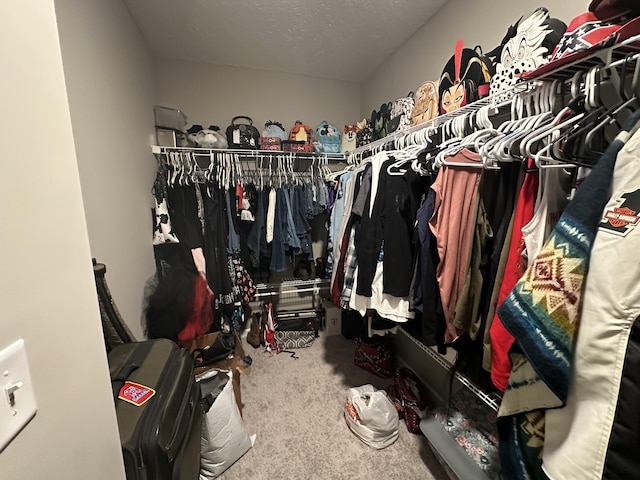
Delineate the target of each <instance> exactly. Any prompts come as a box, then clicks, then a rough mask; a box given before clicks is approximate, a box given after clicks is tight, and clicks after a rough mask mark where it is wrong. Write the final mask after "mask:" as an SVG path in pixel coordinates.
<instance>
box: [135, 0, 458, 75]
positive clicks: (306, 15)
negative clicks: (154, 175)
mask: <svg viewBox="0 0 640 480" xmlns="http://www.w3.org/2000/svg"><path fill="white" fill-rule="evenodd" d="M446 1H447V0H315V1H314V0H125V3H126V4H127V6H128V8H129V10H130V12H131V14H132V16H133V17H134V19H135V21H136V22H137V24H138V26H139V27H140V30H141V31H142V34H143V36H144V37H145V39H146V40H147V43H148V44H149V47H150V48H151V50H152V51H153V53H154V54H155V55H156V56H158V57H162V58H174V59H181V60H190V61H196V62H207V63H214V64H221V65H232V66H238V67H249V68H259V69H267V70H273V71H278V72H287V73H298V74H303V75H311V76H315V77H322V78H332V79H337V80H349V81H357V82H360V81H363V80H365V79H366V78H368V77H369V75H370V74H371V73H372V72H373V71H374V70H375V69H376V68H377V67H378V66H379V65H380V64H381V63H382V62H383V61H384V60H385V59H386V58H387V56H388V55H389V54H391V53H392V52H393V51H395V50H396V49H397V48H398V47H399V46H400V45H402V44H403V43H404V42H405V41H406V40H407V39H408V38H409V37H411V35H413V33H414V32H416V30H418V29H419V28H420V27H421V26H422V25H424V24H425V22H426V21H427V20H428V19H429V17H430V16H431V15H433V14H434V13H435V12H436V11H437V10H438V9H439V8H440V6H442V5H443V4H444V3H446ZM425 48H426V47H425Z"/></svg>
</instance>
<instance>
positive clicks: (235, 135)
mask: <svg viewBox="0 0 640 480" xmlns="http://www.w3.org/2000/svg"><path fill="white" fill-rule="evenodd" d="M233 143H235V144H238V143H240V130H234V131H233Z"/></svg>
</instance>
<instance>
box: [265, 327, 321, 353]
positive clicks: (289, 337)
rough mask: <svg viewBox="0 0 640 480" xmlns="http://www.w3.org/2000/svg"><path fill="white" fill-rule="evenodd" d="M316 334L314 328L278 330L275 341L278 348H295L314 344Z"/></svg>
mask: <svg viewBox="0 0 640 480" xmlns="http://www.w3.org/2000/svg"><path fill="white" fill-rule="evenodd" d="M315 339H316V334H315V332H314V331H313V330H276V332H275V341H276V345H278V349H279V350H280V351H282V350H295V349H297V348H306V347H310V346H311V345H313V342H314V341H315Z"/></svg>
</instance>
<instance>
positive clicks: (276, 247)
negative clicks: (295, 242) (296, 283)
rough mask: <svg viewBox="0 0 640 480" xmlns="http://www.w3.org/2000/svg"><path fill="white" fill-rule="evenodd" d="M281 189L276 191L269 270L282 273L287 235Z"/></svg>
mask: <svg viewBox="0 0 640 480" xmlns="http://www.w3.org/2000/svg"><path fill="white" fill-rule="evenodd" d="M285 195H286V193H285V192H284V190H283V189H282V188H278V189H277V190H276V211H275V220H274V225H273V242H272V246H271V270H273V271H275V272H284V271H285V270H286V269H287V263H286V252H285V241H286V235H287V201H286V199H285Z"/></svg>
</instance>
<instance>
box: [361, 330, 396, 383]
mask: <svg viewBox="0 0 640 480" xmlns="http://www.w3.org/2000/svg"><path fill="white" fill-rule="evenodd" d="M355 345H356V348H355V354H354V358H353V363H354V364H355V365H356V366H358V367H360V368H362V369H363V370H366V371H367V372H370V373H373V374H374V375H377V376H378V377H382V378H390V377H392V376H393V371H394V368H393V350H392V349H391V341H390V339H389V337H388V336H385V337H380V336H378V335H374V337H372V338H371V339H368V340H367V341H366V342H365V341H364V340H363V339H362V338H360V337H356V338H355Z"/></svg>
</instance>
